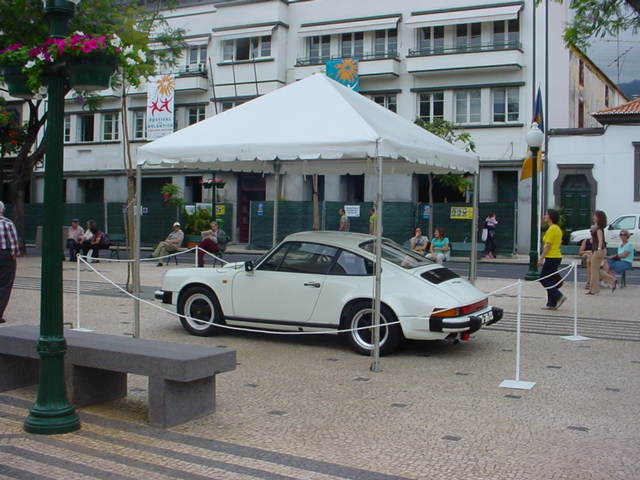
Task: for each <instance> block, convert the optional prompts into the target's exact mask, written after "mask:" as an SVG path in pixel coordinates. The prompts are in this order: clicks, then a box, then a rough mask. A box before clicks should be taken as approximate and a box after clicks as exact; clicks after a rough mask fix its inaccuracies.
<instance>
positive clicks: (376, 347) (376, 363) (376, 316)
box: [371, 139, 389, 372]
mask: <svg viewBox="0 0 640 480" xmlns="http://www.w3.org/2000/svg"><path fill="white" fill-rule="evenodd" d="M379 142H380V139H377V140H376V157H378V193H377V195H376V283H375V291H374V302H373V322H374V323H373V324H374V328H373V352H372V353H373V361H372V362H371V371H372V372H381V371H382V369H381V368H380V294H381V286H382V278H381V273H382V157H381V156H380V154H379V152H378V145H379ZM388 320H389V319H387V321H388ZM386 328H387V329H388V328H389V327H386Z"/></svg>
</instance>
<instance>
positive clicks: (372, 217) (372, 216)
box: [369, 207, 378, 235]
mask: <svg viewBox="0 0 640 480" xmlns="http://www.w3.org/2000/svg"><path fill="white" fill-rule="evenodd" d="M377 228H378V216H377V215H376V207H371V210H369V234H371V235H375V234H376V231H377Z"/></svg>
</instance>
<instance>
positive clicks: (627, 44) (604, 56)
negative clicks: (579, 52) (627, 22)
mask: <svg viewBox="0 0 640 480" xmlns="http://www.w3.org/2000/svg"><path fill="white" fill-rule="evenodd" d="M587 55H588V57H589V58H590V59H591V60H592V61H593V62H595V64H596V65H597V66H598V67H599V68H600V69H601V70H602V71H603V72H604V73H606V74H607V75H608V76H609V78H610V79H611V80H612V81H614V82H616V83H628V82H631V81H633V80H640V35H634V34H633V33H632V32H623V33H621V34H620V36H619V38H618V39H616V38H615V37H613V38H611V37H606V38H602V39H594V40H593V41H592V42H591V46H590V47H589V49H588V50H587ZM618 57H619V58H620V61H619V63H620V65H619V69H620V76H619V77H618V62H617V61H616V59H618ZM618 78H619V81H618Z"/></svg>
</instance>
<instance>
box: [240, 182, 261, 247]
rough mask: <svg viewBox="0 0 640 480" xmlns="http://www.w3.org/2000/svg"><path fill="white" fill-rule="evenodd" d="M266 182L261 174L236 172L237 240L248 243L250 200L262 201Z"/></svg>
mask: <svg viewBox="0 0 640 480" xmlns="http://www.w3.org/2000/svg"><path fill="white" fill-rule="evenodd" d="M266 190H267V188H266V183H265V178H264V176H263V175H260V174H255V173H240V174H238V219H237V221H238V241H239V242H240V243H249V222H250V220H251V202H264V200H265V199H266Z"/></svg>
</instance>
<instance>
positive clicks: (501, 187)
mask: <svg viewBox="0 0 640 480" xmlns="http://www.w3.org/2000/svg"><path fill="white" fill-rule="evenodd" d="M496 185H497V187H498V202H500V203H502V202H509V203H513V202H517V201H518V172H496Z"/></svg>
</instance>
